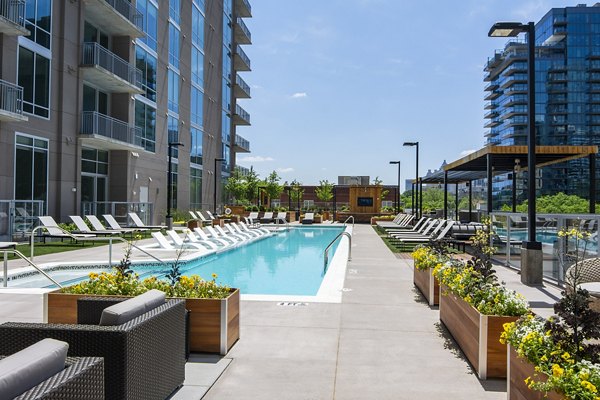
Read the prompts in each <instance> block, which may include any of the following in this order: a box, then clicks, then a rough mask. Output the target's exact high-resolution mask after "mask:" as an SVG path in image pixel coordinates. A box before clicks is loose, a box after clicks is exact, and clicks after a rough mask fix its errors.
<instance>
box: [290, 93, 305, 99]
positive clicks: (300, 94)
mask: <svg viewBox="0 0 600 400" xmlns="http://www.w3.org/2000/svg"><path fill="white" fill-rule="evenodd" d="M305 97H308V94H307V93H306V92H296V93H294V94H293V95H291V96H290V98H292V99H303V98H305Z"/></svg>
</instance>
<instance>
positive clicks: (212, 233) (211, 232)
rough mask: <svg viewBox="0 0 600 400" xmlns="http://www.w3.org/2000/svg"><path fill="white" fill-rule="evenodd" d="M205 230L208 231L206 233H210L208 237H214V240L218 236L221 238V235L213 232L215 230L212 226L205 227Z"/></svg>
mask: <svg viewBox="0 0 600 400" xmlns="http://www.w3.org/2000/svg"><path fill="white" fill-rule="evenodd" d="M206 230H207V231H208V233H210V235H211V236H212V237H214V238H218V237H219V236H221V235H220V234H219V232H217V231H216V230H215V228H213V227H212V226H207V227H206Z"/></svg>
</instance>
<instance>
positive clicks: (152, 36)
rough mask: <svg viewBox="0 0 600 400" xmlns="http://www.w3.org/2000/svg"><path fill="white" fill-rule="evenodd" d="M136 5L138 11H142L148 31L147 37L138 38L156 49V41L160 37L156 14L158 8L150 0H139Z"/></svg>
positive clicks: (146, 30) (145, 27)
mask: <svg viewBox="0 0 600 400" xmlns="http://www.w3.org/2000/svg"><path fill="white" fill-rule="evenodd" d="M136 7H137V9H138V11H139V12H140V13H142V18H143V21H144V32H145V33H146V36H145V37H143V38H140V39H138V40H140V41H142V42H143V43H146V45H148V47H149V48H151V49H152V50H154V51H156V41H157V37H158V34H157V32H158V22H157V18H156V15H157V14H158V9H157V7H156V6H155V5H154V3H152V1H150V0H137V2H136Z"/></svg>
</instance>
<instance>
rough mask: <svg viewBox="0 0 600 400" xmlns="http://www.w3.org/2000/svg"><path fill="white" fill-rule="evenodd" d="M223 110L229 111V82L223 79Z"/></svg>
mask: <svg viewBox="0 0 600 400" xmlns="http://www.w3.org/2000/svg"><path fill="white" fill-rule="evenodd" d="M222 101H223V104H222V106H223V110H225V111H227V112H229V111H231V84H230V83H229V82H228V81H227V80H226V79H223V92H222Z"/></svg>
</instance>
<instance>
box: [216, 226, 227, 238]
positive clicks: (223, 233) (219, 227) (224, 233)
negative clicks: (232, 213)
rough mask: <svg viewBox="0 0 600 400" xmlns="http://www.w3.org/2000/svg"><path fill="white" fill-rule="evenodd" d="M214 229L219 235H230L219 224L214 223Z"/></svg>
mask: <svg viewBox="0 0 600 400" xmlns="http://www.w3.org/2000/svg"><path fill="white" fill-rule="evenodd" d="M214 228H215V229H216V231H217V232H219V234H220V235H221V236H231V235H230V234H229V233H228V232H225V229H223V228H222V227H221V226H219V225H215V227H214Z"/></svg>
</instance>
